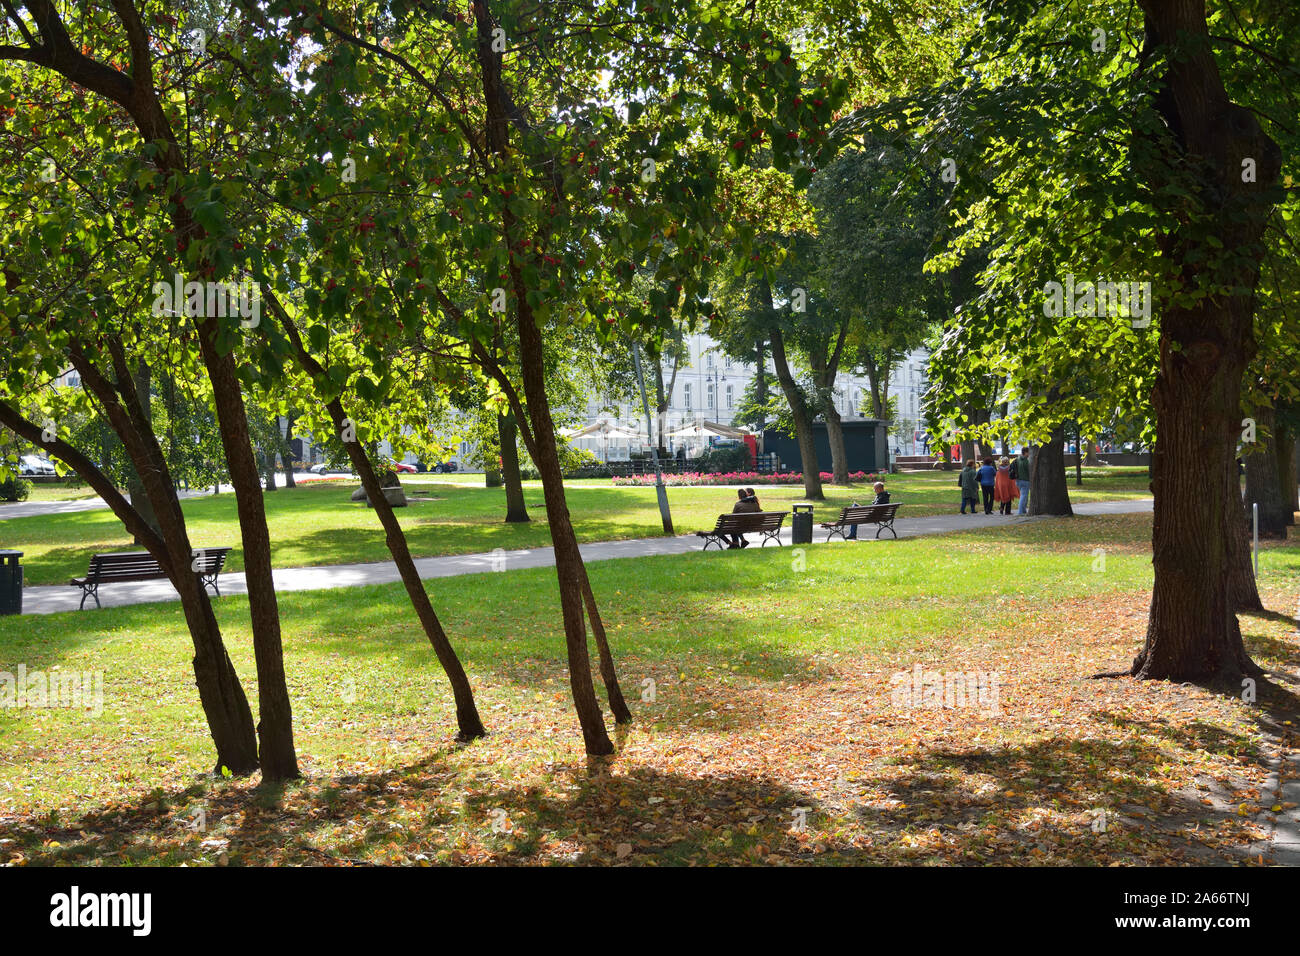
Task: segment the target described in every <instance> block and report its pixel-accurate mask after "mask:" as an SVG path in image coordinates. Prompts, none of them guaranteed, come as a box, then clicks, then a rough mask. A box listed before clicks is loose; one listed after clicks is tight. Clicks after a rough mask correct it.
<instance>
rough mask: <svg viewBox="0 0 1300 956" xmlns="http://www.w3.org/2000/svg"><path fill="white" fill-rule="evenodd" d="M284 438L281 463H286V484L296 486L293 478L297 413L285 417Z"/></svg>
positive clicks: (290, 486)
mask: <svg viewBox="0 0 1300 956" xmlns="http://www.w3.org/2000/svg"><path fill="white" fill-rule="evenodd" d="M284 420H285V428H284V440H283V442H281V445H280V463H281V464H283V465H284V486H285V487H286V488H296V487H297V484H296V483H295V482H294V479H293V426H294V422H296V421H297V420H298V418H297V416H296V415H287V416H286V417H285V419H284Z"/></svg>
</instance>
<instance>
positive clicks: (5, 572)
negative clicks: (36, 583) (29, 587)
mask: <svg viewBox="0 0 1300 956" xmlns="http://www.w3.org/2000/svg"><path fill="white" fill-rule="evenodd" d="M22 556H23V553H22V552H21V551H0V614H22V613H23V566H22V565H21V564H19V563H18V559H19V558H21V557H22Z"/></svg>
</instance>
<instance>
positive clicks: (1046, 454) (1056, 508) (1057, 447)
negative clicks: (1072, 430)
mask: <svg viewBox="0 0 1300 956" xmlns="http://www.w3.org/2000/svg"><path fill="white" fill-rule="evenodd" d="M1029 513H1030V514H1031V515H1072V514H1074V509H1073V508H1072V507H1071V506H1070V486H1069V484H1068V483H1067V481H1066V477H1065V428H1064V426H1061V425H1058V426H1057V427H1056V428H1053V429H1052V436H1051V438H1049V439H1048V440H1047V441H1045V442H1043V444H1041V445H1039V446H1038V454H1036V455H1034V463H1033V464H1032V465H1031V466H1030V468H1029Z"/></svg>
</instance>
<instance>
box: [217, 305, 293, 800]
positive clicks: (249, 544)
mask: <svg viewBox="0 0 1300 956" xmlns="http://www.w3.org/2000/svg"><path fill="white" fill-rule="evenodd" d="M198 331H199V336H198V337H199V344H200V348H201V349H202V352H203V364H204V365H205V366H207V370H208V376H209V378H210V379H211V380H212V391H213V400H214V403H215V405H216V410H217V420H218V423H219V424H220V426H221V445H222V448H223V449H224V450H225V453H226V464H227V467H228V468H229V469H230V483H231V485H232V486H234V490H235V509H236V512H237V514H238V515H239V530H240V537H241V540H242V542H243V546H244V580H245V582H246V584H247V587H248V606H249V616H250V618H251V623H252V629H253V654H254V657H255V658H256V660H257V698H258V722H257V735H258V740H259V743H260V746H259V748H258V753H259V755H260V758H261V759H260V762H261V766H262V779H263V780H265V781H280V780H292V779H294V778H296V777H297V776H298V756H297V753H296V751H295V749H294V743H293V708H292V707H291V705H290V702H289V688H288V685H287V684H286V682H285V676H284V648H283V645H282V644H281V640H280V609H279V603H278V602H277V600H276V596H275V583H274V581H273V579H272V577H271V536H270V532H269V531H268V530H267V526H266V507H265V504H264V503H263V501H262V487H261V482H260V480H259V475H258V471H257V461H256V459H255V458H254V457H253V446H252V442H251V439H250V438H249V434H248V417H247V415H246V413H245V411H244V398H243V395H242V393H241V392H240V387H239V376H238V374H237V372H236V368H235V358H234V355H233V353H229V352H228V353H226V354H225V355H221V354H220V353H219V352H218V351H217V346H216V333H217V323H216V321H215V320H213V319H210V318H209V319H202V320H201V321H199V323H198Z"/></svg>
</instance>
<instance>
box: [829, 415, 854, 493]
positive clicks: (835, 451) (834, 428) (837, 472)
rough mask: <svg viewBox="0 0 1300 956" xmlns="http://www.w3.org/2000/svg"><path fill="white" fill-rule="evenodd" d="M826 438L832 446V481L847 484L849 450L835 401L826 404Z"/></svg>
mask: <svg viewBox="0 0 1300 956" xmlns="http://www.w3.org/2000/svg"><path fill="white" fill-rule="evenodd" d="M826 439H827V441H829V442H830V446H831V481H832V482H833V483H834V484H837V485H847V484H848V483H849V461H848V452H847V451H846V450H845V448H844V426H843V425H842V424H841V422H840V413H839V410H838V409H836V407H835V404H834V403H833V402H832V403H830V404H828V405H827V406H826Z"/></svg>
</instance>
